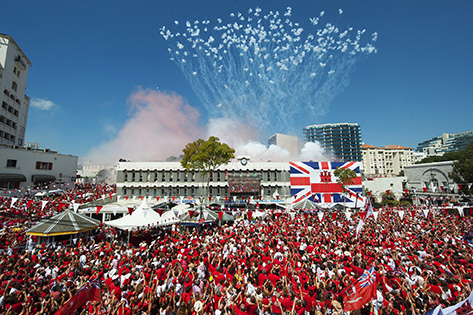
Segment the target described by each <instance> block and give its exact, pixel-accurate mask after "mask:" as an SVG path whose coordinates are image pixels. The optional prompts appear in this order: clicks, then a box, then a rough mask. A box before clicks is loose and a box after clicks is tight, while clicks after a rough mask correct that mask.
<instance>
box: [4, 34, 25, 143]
mask: <svg viewBox="0 0 473 315" xmlns="http://www.w3.org/2000/svg"><path fill="white" fill-rule="evenodd" d="M30 67H31V62H30V61H29V59H28V58H27V57H26V55H25V54H24V53H23V51H22V50H21V49H20V47H19V46H18V45H17V44H16V43H15V41H14V40H13V38H12V37H11V36H10V35H5V34H0V103H1V104H2V107H1V108H0V144H7V145H18V146H23V145H24V141H25V130H26V123H27V121H28V110H29V106H30V98H29V97H28V96H26V80H27V78H28V70H29V68H30Z"/></svg>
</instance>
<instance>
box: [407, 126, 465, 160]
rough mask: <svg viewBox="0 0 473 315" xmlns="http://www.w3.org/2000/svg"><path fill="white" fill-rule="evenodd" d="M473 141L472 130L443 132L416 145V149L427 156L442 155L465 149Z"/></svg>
mask: <svg viewBox="0 0 473 315" xmlns="http://www.w3.org/2000/svg"><path fill="white" fill-rule="evenodd" d="M472 141H473V130H472V131H465V132H459V133H444V134H442V135H441V136H438V137H434V138H431V139H428V140H425V141H423V142H421V143H419V144H418V145H417V148H416V151H417V152H423V153H425V154H427V156H434V155H443V154H444V153H447V152H455V151H460V150H465V149H466V148H467V147H468V145H469V144H470V143H471V142H472Z"/></svg>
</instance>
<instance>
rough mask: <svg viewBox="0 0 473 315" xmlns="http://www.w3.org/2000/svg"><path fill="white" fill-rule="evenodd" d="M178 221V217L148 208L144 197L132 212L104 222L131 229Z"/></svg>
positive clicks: (123, 228)
mask: <svg viewBox="0 0 473 315" xmlns="http://www.w3.org/2000/svg"><path fill="white" fill-rule="evenodd" d="M168 216H169V217H168ZM178 222H179V219H178V218H177V217H176V216H172V215H167V216H164V214H163V216H161V215H159V213H157V212H155V211H154V210H153V209H151V208H150V206H149V205H148V201H147V200H146V198H144V199H143V200H142V202H141V205H140V206H139V207H138V208H137V209H136V210H135V211H133V212H132V214H127V215H125V216H123V217H121V218H119V219H116V220H112V221H106V222H105V224H107V225H110V226H113V227H116V228H119V229H122V230H132V229H135V228H139V227H148V226H156V225H158V226H162V225H170V224H174V223H178Z"/></svg>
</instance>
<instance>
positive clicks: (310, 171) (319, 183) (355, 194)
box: [289, 162, 364, 206]
mask: <svg viewBox="0 0 473 315" xmlns="http://www.w3.org/2000/svg"><path fill="white" fill-rule="evenodd" d="M289 166H290V176H291V196H292V197H293V203H294V204H295V203H298V202H300V201H302V200H304V199H309V200H312V201H314V202H324V203H343V202H344V201H345V202H346V204H347V205H348V206H350V205H351V204H354V203H355V200H356V199H358V202H359V203H360V205H363V202H364V200H363V197H362V191H363V190H362V186H361V175H360V162H289ZM338 167H341V168H344V169H347V168H349V169H351V170H353V171H355V172H356V175H357V176H356V178H355V179H354V180H353V185H347V186H346V188H347V189H348V192H347V193H346V194H342V188H341V187H340V185H339V184H338V183H337V179H336V177H335V175H334V174H333V172H334V171H335V170H336V169H337V168H338Z"/></svg>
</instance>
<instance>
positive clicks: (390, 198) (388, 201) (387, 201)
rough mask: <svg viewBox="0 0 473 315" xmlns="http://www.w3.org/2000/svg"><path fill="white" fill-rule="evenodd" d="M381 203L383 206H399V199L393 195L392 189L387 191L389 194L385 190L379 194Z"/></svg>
mask: <svg viewBox="0 0 473 315" xmlns="http://www.w3.org/2000/svg"><path fill="white" fill-rule="evenodd" d="M381 205H382V206H383V207H384V206H391V207H397V206H399V201H398V200H396V197H395V196H394V193H393V192H392V191H390V192H389V195H388V194H387V192H383V193H382V194H381Z"/></svg>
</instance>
